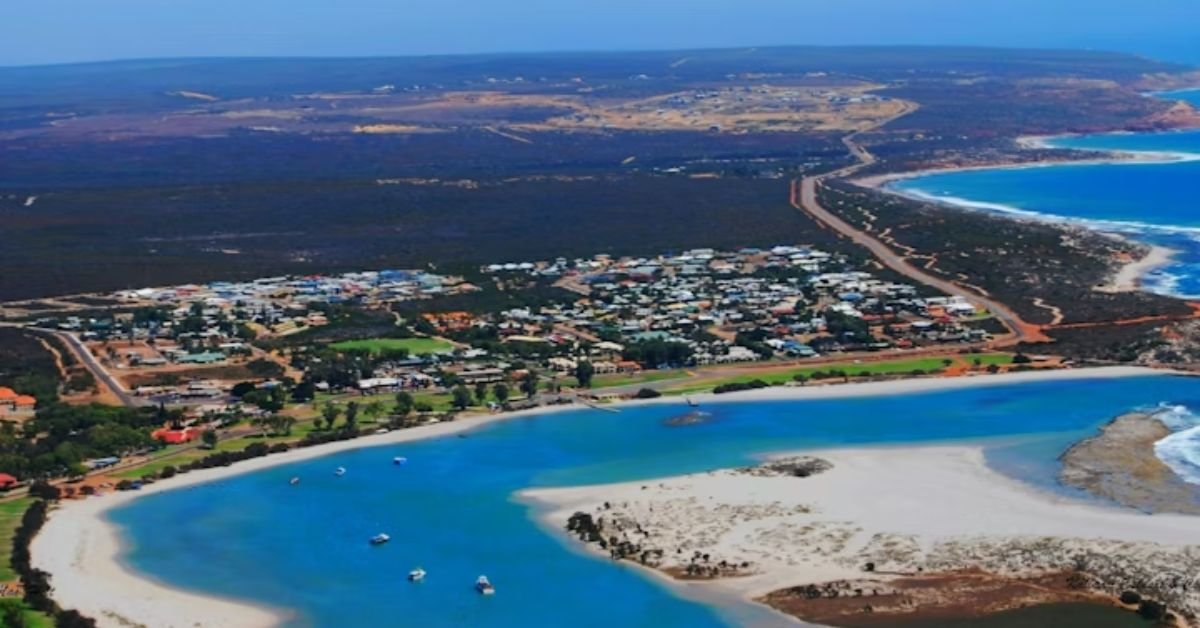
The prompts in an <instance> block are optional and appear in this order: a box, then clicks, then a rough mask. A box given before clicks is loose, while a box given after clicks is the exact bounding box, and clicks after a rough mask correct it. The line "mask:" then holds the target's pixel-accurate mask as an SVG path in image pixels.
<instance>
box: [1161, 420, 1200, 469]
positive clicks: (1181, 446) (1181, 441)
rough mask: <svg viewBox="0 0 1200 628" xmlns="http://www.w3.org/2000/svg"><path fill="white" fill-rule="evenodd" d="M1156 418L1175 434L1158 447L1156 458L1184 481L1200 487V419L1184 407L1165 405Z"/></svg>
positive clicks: (1162, 441)
mask: <svg viewBox="0 0 1200 628" xmlns="http://www.w3.org/2000/svg"><path fill="white" fill-rule="evenodd" d="M1154 416H1155V418H1157V419H1158V420H1160V421H1162V422H1163V424H1164V425H1166V426H1167V428H1168V429H1170V430H1171V434H1170V435H1169V436H1167V437H1166V438H1163V439H1162V440H1160V441H1158V442H1157V443H1155V444H1154V454H1155V455H1156V456H1158V459H1159V460H1162V461H1163V463H1165V464H1166V465H1167V466H1168V467H1171V470H1172V471H1174V472H1175V474H1176V475H1178V476H1179V477H1181V478H1183V480H1184V481H1186V482H1188V483H1190V484H1200V415H1197V414H1196V413H1194V412H1192V410H1191V409H1190V408H1188V407H1187V406H1184V405H1170V404H1161V405H1159V407H1158V408H1157V410H1156V412H1155V414H1154Z"/></svg>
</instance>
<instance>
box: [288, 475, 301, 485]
mask: <svg viewBox="0 0 1200 628" xmlns="http://www.w3.org/2000/svg"><path fill="white" fill-rule="evenodd" d="M299 483H300V476H296V477H294V478H292V479H290V480H288V484H291V485H292V486H295V485H297V484H299Z"/></svg>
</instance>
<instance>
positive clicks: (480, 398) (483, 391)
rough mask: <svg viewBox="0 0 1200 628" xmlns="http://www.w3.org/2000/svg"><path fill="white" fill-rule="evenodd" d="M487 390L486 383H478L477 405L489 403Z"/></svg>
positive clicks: (476, 392) (476, 387) (476, 391)
mask: <svg viewBox="0 0 1200 628" xmlns="http://www.w3.org/2000/svg"><path fill="white" fill-rule="evenodd" d="M487 390H488V387H487V384H485V383H484V382H477V383H476V384H475V403H479V404H482V403H484V402H485V401H487Z"/></svg>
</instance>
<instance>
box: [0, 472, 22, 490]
mask: <svg viewBox="0 0 1200 628" xmlns="http://www.w3.org/2000/svg"><path fill="white" fill-rule="evenodd" d="M17 484H20V480H18V479H17V478H15V477H13V476H11V475H9V474H7V473H0V490H8V489H10V488H12V487H14V486H16V485H17Z"/></svg>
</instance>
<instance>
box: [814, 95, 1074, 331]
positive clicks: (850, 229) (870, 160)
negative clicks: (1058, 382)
mask: <svg viewBox="0 0 1200 628" xmlns="http://www.w3.org/2000/svg"><path fill="white" fill-rule="evenodd" d="M915 108H916V107H915V106H911V107H910V108H908V109H906V110H905V111H903V112H901V113H900V114H898V115H896V116H893V117H891V118H888V119H887V120H884V121H882V122H880V123H878V124H876V125H875V126H873V127H871V128H872V129H874V128H879V127H881V126H883V125H885V124H887V123H888V122H891V121H892V120H895V119H896V118H899V117H901V116H904V115H907V114H909V113H911V112H912V111H914V110H915ZM866 130H870V129H866ZM859 133H862V131H855V132H854V133H851V134H849V135H847V136H846V137H843V138H842V143H843V144H845V145H846V149H847V150H849V151H850V154H851V155H853V156H854V158H855V160H856V161H857V163H854V164H851V165H849V166H846V167H844V168H840V169H838V170H834V171H832V172H828V173H825V174H821V175H816V176H811V177H801V178H800V179H799V180H794V181H792V184H791V204H792V206H793V207H795V208H796V209H798V210H801V211H803V212H806V213H807V214H808V215H809V216H811V217H812V218H813V219H815V220H816V221H818V222H820V223H822V224H824V225H825V226H827V227H829V228H830V229H833V230H834V231H836V232H838V233H840V234H842V235H843V236H845V237H846V238H849V239H850V241H852V242H854V243H855V244H858V245H860V246H862V247H864V248H866V249H867V250H868V251H870V252H871V254H872V255H874V256H875V257H876V258H877V259H878V260H879V262H880V263H881V264H883V265H884V266H886V267H888V268H890V269H892V270H894V271H896V272H897V273H900V274H901V275H904V276H905V277H908V278H909V279H912V280H913V281H916V282H918V283H922V284H925V285H927V286H930V287H932V288H935V289H937V290H939V291H941V292H943V293H945V294H948V295H951V296H957V297H962V298H963V299H966V300H967V301H968V302H969V303H972V304H974V305H975V306H976V307H983V308H985V309H987V310H988V311H989V312H991V313H992V315H993V316H995V317H996V319H997V320H999V321H1000V322H1001V323H1003V324H1004V326H1005V327H1007V328H1008V329H1009V330H1010V331H1011V332H1012V335H1011V337H1009V338H1006V339H1003V340H1001V341H998V342H996V343H994V344H995V345H996V346H1002V345H1014V344H1018V343H1022V342H1050V341H1051V339H1050V338H1049V337H1047V336H1046V335H1045V334H1044V333H1042V329H1041V327H1040V326H1038V325H1034V324H1031V323H1027V322H1025V321H1024V320H1023V319H1022V318H1021V317H1020V316H1019V315H1018V314H1017V313H1016V312H1014V311H1013V310H1012V309H1011V308H1009V307H1008V306H1007V305H1004V304H1003V303H1001V302H999V301H996V300H995V299H992V298H990V297H988V296H985V295H982V294H980V293H979V292H977V291H975V290H972V289H970V288H966V287H964V286H962V285H959V284H957V283H955V282H953V281H949V280H947V279H943V278H941V277H937V276H935V275H932V274H930V273H928V272H926V271H925V270H923V269H921V268H919V267H917V266H914V265H912V264H910V263H909V262H908V260H907V259H905V257H904V256H902V255H899V254H897V253H896V252H895V251H893V250H892V249H891V248H890V247H888V245H886V244H884V243H883V242H881V241H879V240H877V239H876V238H875V237H874V236H872V235H870V234H868V233H866V232H864V231H862V230H860V229H857V228H856V227H854V226H853V225H851V224H850V223H848V222H846V221H845V220H842V219H841V218H839V217H838V216H837V215H835V214H834V213H833V212H831V211H829V210H827V209H825V208H824V207H822V206H821V203H820V201H819V200H818V198H817V191H818V189H819V187H820V186H821V185H822V184H823V183H824V182H825V181H826V180H829V179H843V178H846V177H849V176H851V175H853V174H854V173H855V172H858V171H859V170H861V169H863V168H865V167H867V166H869V165H871V164H874V163H875V156H874V155H872V154H871V153H870V151H868V150H867V149H866V148H864V147H863V146H862V145H861V144H859V143H858V142H857V141H855V140H856V138H857V136H858V134H859Z"/></svg>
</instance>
